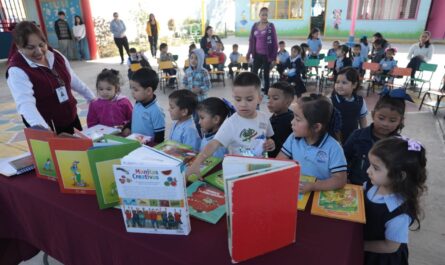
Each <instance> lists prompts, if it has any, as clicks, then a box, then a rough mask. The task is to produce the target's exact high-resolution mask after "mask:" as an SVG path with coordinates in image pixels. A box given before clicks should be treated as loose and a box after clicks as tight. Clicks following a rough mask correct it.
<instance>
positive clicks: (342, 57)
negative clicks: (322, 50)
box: [333, 45, 352, 80]
mask: <svg viewBox="0 0 445 265" xmlns="http://www.w3.org/2000/svg"><path fill="white" fill-rule="evenodd" d="M349 53H350V50H349V47H348V46H347V45H340V46H339V47H338V49H337V60H335V63H334V70H333V74H334V80H336V79H337V75H338V72H340V70H341V69H343V68H344V67H346V66H351V65H352V61H351V59H350V58H349Z"/></svg>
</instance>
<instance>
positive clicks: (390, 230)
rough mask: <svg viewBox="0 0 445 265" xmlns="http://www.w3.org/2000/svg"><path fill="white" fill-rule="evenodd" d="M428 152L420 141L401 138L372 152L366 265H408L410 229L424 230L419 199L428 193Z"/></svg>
mask: <svg viewBox="0 0 445 265" xmlns="http://www.w3.org/2000/svg"><path fill="white" fill-rule="evenodd" d="M425 152H426V151H425V148H424V147H423V146H422V145H421V144H420V143H419V142H418V141H416V140H413V139H407V138H399V137H390V138H387V139H384V140H381V141H379V142H377V143H376V144H375V145H374V146H373V147H372V149H371V151H370V152H369V155H368V157H369V161H370V162H371V166H370V167H369V168H368V170H367V172H368V174H369V178H370V180H371V181H368V182H366V183H365V184H364V185H363V188H364V190H365V194H364V195H365V210H366V224H365V227H364V235H363V238H364V240H365V242H364V243H365V244H364V250H365V263H364V264H366V265H371V264H408V235H409V230H410V229H409V228H410V227H411V226H412V225H413V224H414V223H416V224H417V227H416V228H415V230H418V229H419V228H420V211H421V209H420V205H419V199H420V197H421V196H422V194H423V192H424V191H425V190H426V186H425V182H426V178H427V173H426V157H425Z"/></svg>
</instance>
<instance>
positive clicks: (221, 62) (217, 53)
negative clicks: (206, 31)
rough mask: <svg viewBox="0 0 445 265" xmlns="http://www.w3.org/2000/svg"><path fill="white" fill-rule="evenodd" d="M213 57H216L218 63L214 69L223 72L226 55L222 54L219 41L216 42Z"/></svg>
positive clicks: (221, 45) (222, 47) (222, 48)
mask: <svg viewBox="0 0 445 265" xmlns="http://www.w3.org/2000/svg"><path fill="white" fill-rule="evenodd" d="M213 55H214V56H217V57H218V61H219V64H218V65H217V66H216V68H217V69H218V70H219V71H224V66H225V64H226V55H225V54H224V45H223V43H222V42H221V41H217V42H216V50H215V52H214V53H213Z"/></svg>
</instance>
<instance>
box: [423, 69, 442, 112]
mask: <svg viewBox="0 0 445 265" xmlns="http://www.w3.org/2000/svg"><path fill="white" fill-rule="evenodd" d="M426 96H428V97H429V98H430V99H431V96H436V100H435V101H434V100H431V101H427V102H425V98H426ZM444 98H445V75H444V76H443V77H442V81H441V82H440V89H439V90H428V91H427V92H425V94H424V95H423V98H422V102H421V103H420V106H419V110H421V109H422V105H424V104H425V105H427V106H430V107H432V108H433V113H434V115H436V114H437V110H438V109H439V108H445V103H443V104H442V103H441V102H442V99H444Z"/></svg>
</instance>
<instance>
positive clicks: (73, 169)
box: [55, 150, 96, 190]
mask: <svg viewBox="0 0 445 265" xmlns="http://www.w3.org/2000/svg"><path fill="white" fill-rule="evenodd" d="M55 154H56V159H57V162H58V164H59V169H60V175H61V176H60V178H61V180H62V181H63V186H64V187H65V189H79V188H81V189H84V190H96V188H95V186H94V182H93V176H92V173H91V168H90V163H89V161H88V155H87V153H86V152H85V151H65V150H56V151H55Z"/></svg>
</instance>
